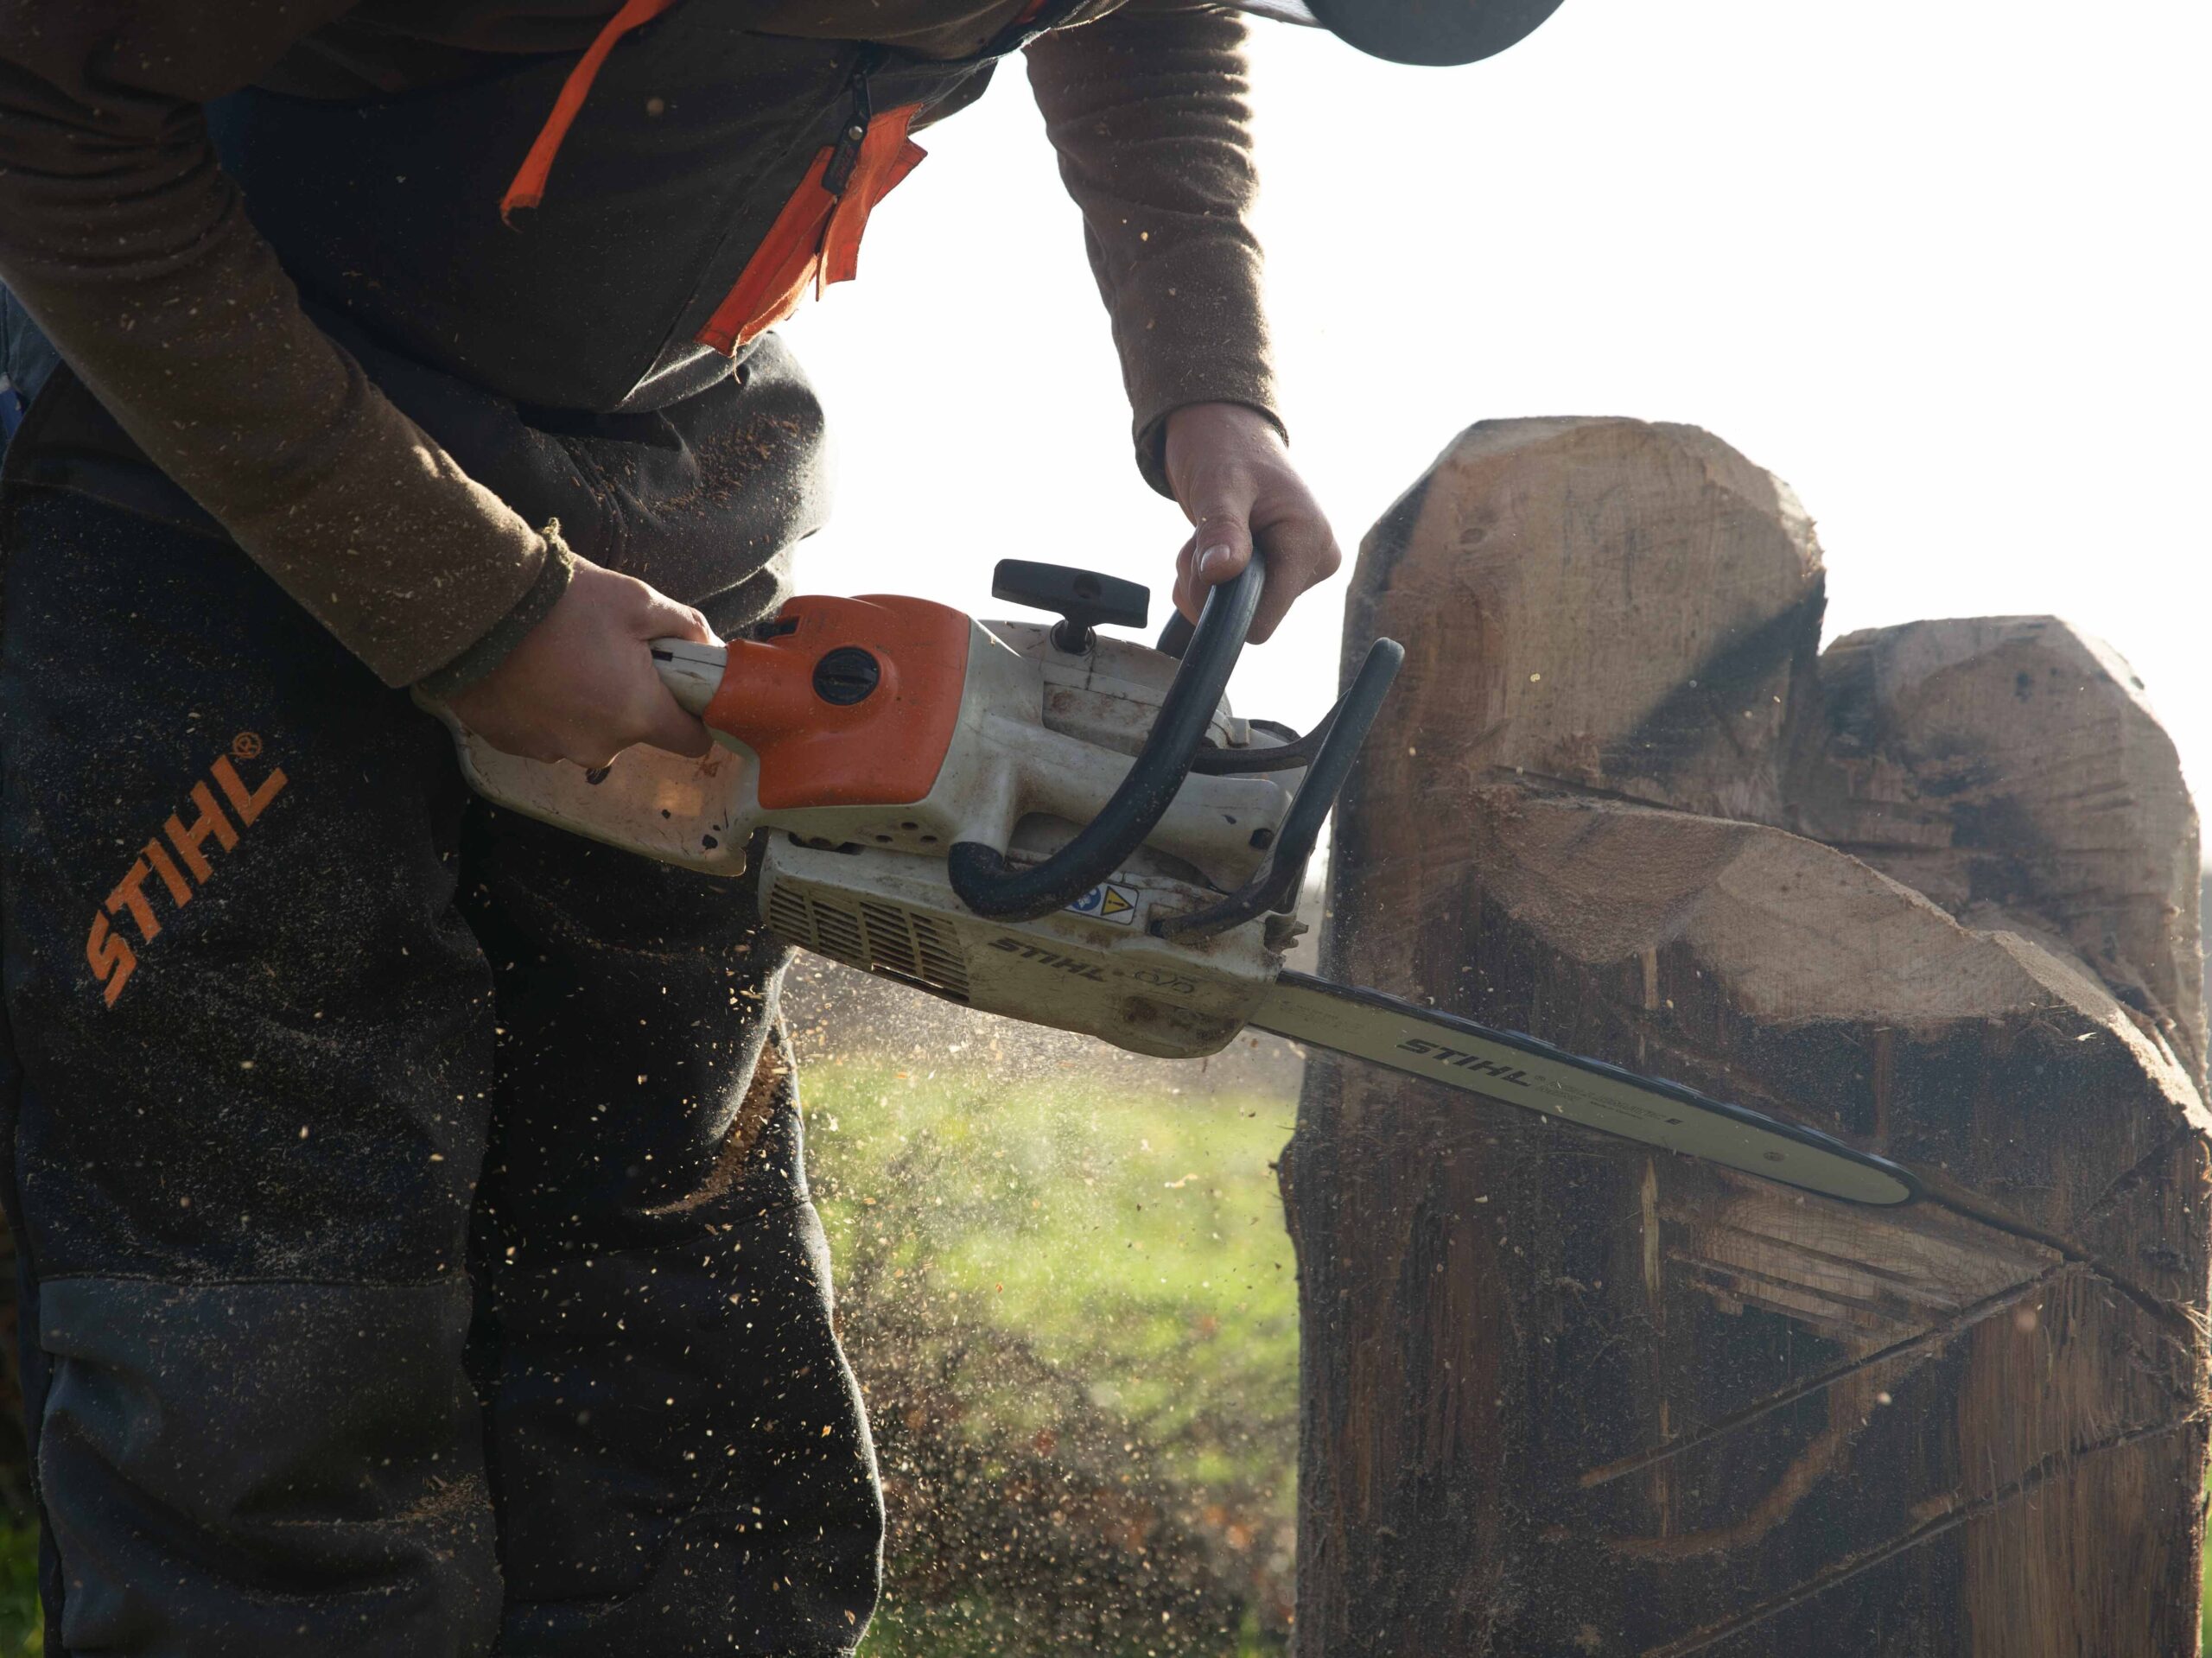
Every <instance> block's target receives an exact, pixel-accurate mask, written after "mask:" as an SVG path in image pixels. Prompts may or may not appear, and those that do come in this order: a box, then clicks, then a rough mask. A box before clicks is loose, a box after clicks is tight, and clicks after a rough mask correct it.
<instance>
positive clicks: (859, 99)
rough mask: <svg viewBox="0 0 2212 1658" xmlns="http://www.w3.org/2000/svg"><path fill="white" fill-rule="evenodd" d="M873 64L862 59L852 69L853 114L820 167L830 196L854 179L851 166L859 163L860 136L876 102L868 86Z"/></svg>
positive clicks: (871, 118) (824, 184)
mask: <svg viewBox="0 0 2212 1658" xmlns="http://www.w3.org/2000/svg"><path fill="white" fill-rule="evenodd" d="M871 67H873V66H872V65H871V64H869V63H868V61H866V60H862V61H861V63H860V64H858V65H856V66H855V68H854V70H853V112H852V118H851V119H850V120H849V121H847V122H846V124H845V130H843V131H842V132H840V133H839V134H838V135H837V144H836V149H832V150H831V151H830V152H829V166H827V167H825V168H823V169H822V187H823V189H825V190H827V191H828V192H829V194H831V195H833V196H842V195H843V194H845V187H846V186H847V185H849V184H850V183H851V182H852V181H853V168H855V167H856V166H858V165H859V164H860V159H861V139H863V138H865V137H868V123H869V122H871V121H873V120H874V118H875V106H874V100H873V99H872V98H870V96H869V94H868V70H869V69H870V68H871Z"/></svg>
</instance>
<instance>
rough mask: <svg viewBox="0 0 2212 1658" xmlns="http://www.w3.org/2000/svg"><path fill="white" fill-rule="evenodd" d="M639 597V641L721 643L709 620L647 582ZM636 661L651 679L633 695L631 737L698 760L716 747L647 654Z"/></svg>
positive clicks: (635, 619)
mask: <svg viewBox="0 0 2212 1658" xmlns="http://www.w3.org/2000/svg"><path fill="white" fill-rule="evenodd" d="M637 597H638V599H639V605H638V608H637V611H636V613H635V614H634V615H633V616H632V619H631V625H632V627H633V628H634V630H635V631H636V633H637V636H638V638H639V639H641V640H646V641H650V640H652V639H690V640H691V641H692V642H693V643H694V644H697V645H720V644H721V639H720V638H718V637H716V635H715V630H714V629H713V628H712V627H710V626H708V625H707V619H706V618H705V617H704V616H702V615H701V614H700V613H699V612H698V611H696V610H695V609H693V608H692V607H690V605H679V604H677V602H676V600H673V599H671V598H670V597H669V596H668V595H667V594H664V593H662V592H661V591H659V590H658V588H651V587H647V586H646V585H645V583H644V582H639V584H638V594H637ZM638 665H639V668H640V669H641V670H643V672H644V676H645V681H646V682H647V683H646V685H645V688H644V689H642V691H641V694H640V695H639V696H638V697H637V698H636V699H635V701H634V703H633V706H632V708H631V710H630V718H629V719H628V720H627V721H625V727H626V734H627V735H628V737H629V738H630V740H632V741H635V742H641V743H649V744H651V745H652V746H653V747H655V748H664V749H666V750H667V751H668V752H669V753H671V754H689V755H690V756H692V757H693V758H694V759H696V758H697V757H698V756H699V755H702V754H703V753H706V752H707V751H708V749H709V748H710V747H712V746H714V740H713V739H712V738H710V737H709V735H708V734H707V727H705V725H704V724H702V722H701V721H700V720H699V719H698V717H697V716H696V715H692V714H690V713H687V712H686V711H685V710H684V708H683V705H682V704H681V703H679V702H677V700H676V695H675V693H674V692H672V691H671V690H670V689H668V687H667V686H666V685H664V684H663V683H661V677H660V675H659V673H658V672H657V671H656V670H654V669H653V666H652V659H651V657H649V656H648V655H647V654H646V653H645V652H644V651H640V652H639V656H638ZM625 746H626V745H625Z"/></svg>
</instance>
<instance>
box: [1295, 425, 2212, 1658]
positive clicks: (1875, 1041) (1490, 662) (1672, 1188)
mask: <svg viewBox="0 0 2212 1658" xmlns="http://www.w3.org/2000/svg"><path fill="white" fill-rule="evenodd" d="M1820 619H1821V561H1820V554H1819V550H1818V548H1817V546H1816V544H1815V541H1814V537H1813V534H1812V527H1811V524H1810V523H1809V521H1808V519H1807V518H1806V517H1805V514H1804V512H1803V511H1802V509H1801V508H1800V507H1799V506H1798V505H1797V503H1796V499H1794V498H1793V497H1792V496H1791V494H1790V493H1789V490H1788V489H1787V487H1786V486H1783V485H1781V484H1780V483H1778V482H1777V480H1774V479H1773V478H1771V477H1770V476H1769V475H1767V474H1766V473H1764V472H1761V471H1760V470H1759V469H1758V468H1757V467H1753V466H1751V464H1750V463H1749V462H1747V461H1745V459H1744V458H1743V457H1742V456H1740V455H1738V454H1736V453H1735V452H1734V451H1732V450H1731V449H1730V448H1727V447H1726V445H1724V444H1722V443H1720V442H1719V441H1717V440H1715V439H1714V438H1713V437H1711V436H1709V435H1707V434H1705V433H1703V432H1700V431H1697V430H1694V429H1690V428H1686V427H1679V426H1654V425H1647V424H1643V423H1641V422H1631V421H1620V420H1591V421H1580V420H1553V421H1519V422H1497V423H1490V424H1485V425H1481V426H1478V427H1475V428H1474V429H1471V430H1470V431H1469V432H1467V433H1465V435H1462V436H1461V437H1460V438H1459V440H1458V441H1456V442H1455V443H1454V444H1453V445H1452V447H1451V448H1449V449H1448V450H1447V451H1446V453H1445V454H1444V455H1443V456H1442V457H1441V458H1440V460H1439V461H1437V462H1436V464H1435V465H1434V466H1433V467H1432V468H1431V469H1430V471H1429V472H1428V473H1427V475H1426V476H1425V477H1424V478H1423V479H1422V480H1421V482H1420V483H1419V484H1418V485H1417V486H1415V487H1414V490H1413V491H1412V492H1411V493H1409V494H1408V496H1407V497H1406V498H1405V499H1403V500H1402V502H1400V503H1399V505H1397V506H1396V507H1395V508H1394V509H1393V511H1391V512H1390V514H1389V516H1388V517H1386V518H1385V519H1384V520H1383V522H1382V523H1381V524H1378V525H1377V526H1376V529H1375V530H1374V532H1373V533H1372V534H1371V535H1370V537H1369V538H1368V540H1367V543H1366V544H1365V546H1364V548H1363V550H1362V554H1361V559H1360V564H1359V569H1358V571H1357V575H1356V576H1355V578H1354V584H1353V594H1352V600H1351V616H1350V619H1349V621H1348V625H1347V628H1346V636H1347V638H1350V639H1351V640H1354V641H1358V642H1363V641H1364V640H1366V639H1367V638H1370V637H1371V636H1372V635H1373V634H1374V633H1376V632H1383V633H1388V634H1390V635H1393V636H1395V637H1396V638H1399V639H1401V640H1402V641H1404V643H1405V644H1406V645H1407V649H1408V658H1407V665H1406V671H1405V673H1404V674H1403V676H1402V677H1401V679H1400V681H1399V687H1398V690H1397V692H1396V694H1395V697H1394V702H1393V706H1392V708H1390V709H1389V712H1387V713H1386V715H1385V716H1384V724H1383V727H1378V729H1377V732H1376V735H1375V736H1374V738H1373V739H1372V740H1370V744H1369V746H1368V750H1367V757H1366V759H1364V760H1363V770H1362V772H1361V774H1360V776H1359V778H1357V781H1356V784H1355V791H1356V792H1355V794H1354V795H1353V797H1351V799H1350V800H1348V802H1347V805H1346V808H1345V810H1344V811H1343V812H1342V813H1341V815H1340V816H1339V820H1338V848H1337V853H1336V859H1335V868H1334V873H1333V887H1332V909H1333V916H1332V922H1331V929H1332V936H1331V938H1330V940H1329V943H1328V947H1327V948H1328V951H1329V954H1330V956H1331V957H1332V960H1331V962H1330V968H1331V970H1332V972H1335V973H1338V974H1339V975H1343V976H1344V977H1348V978H1351V979H1353V980H1357V981H1363V982H1368V983H1372V984H1376V985H1377V986H1380V987H1382V988H1385V989H1389V990H1394V991H1397V992H1399V993H1401V994H1427V995H1429V996H1431V997H1433V999H1434V1000H1435V1001H1437V1002H1439V1003H1440V1005H1445V1006H1448V1007H1454V1008H1457V1009H1459V1010H1461V1011H1464V1012H1465V1013H1471V1014H1473V1015H1474V1016H1476V1017H1478V1018H1480V1019H1483V1020H1487V1021H1490V1022H1493V1023H1498V1024H1503V1025H1507V1026H1514V1027H1517V1028H1520V1029H1522V1030H1526V1031H1529V1032H1534V1033H1535V1034H1537V1035H1540V1036H1542V1037H1545V1038H1548V1039H1551V1040H1553V1041H1555V1042H1559V1043H1561V1044H1564V1045H1567V1046H1569V1047H1572V1048H1574V1049H1576V1050H1578V1051H1583V1052H1586V1053H1590V1054H1594V1055H1598V1056H1600V1057H1603V1058H1611V1059H1615V1060H1618V1061H1621V1062H1623V1063H1625V1064H1632V1065H1636V1066H1637V1067H1639V1068H1642V1069H1645V1070H1650V1071H1654V1072H1656V1073H1658V1074H1661V1075H1665V1076H1671V1077H1677V1078H1680V1079H1681V1080H1683V1081H1686V1082H1688V1083H1692V1084H1694V1085H1695V1086H1697V1087H1699V1088H1701V1089H1706V1090H1707V1091H1710V1092H1713V1093H1714V1094H1717V1095H1719V1096H1721V1097H1724V1098H1734V1099H1738V1100H1740V1101H1743V1102H1745V1103H1747V1104H1751V1105H1755V1106H1758V1107H1760V1108H1762V1109H1767V1110H1770V1111H1773V1112H1775V1113H1777V1114H1778V1115H1783V1116H1788V1117H1792V1118H1795V1119H1796V1120H1799V1121H1805V1122H1809V1123H1812V1124H1815V1125H1816V1126H1818V1127H1820V1128H1825V1129H1827V1130H1829V1131H1831V1132H1834V1133H1837V1134H1842V1135H1844V1136H1846V1137H1847V1138H1849V1139H1851V1140H1853V1141H1854V1142H1856V1143H1858V1144H1860V1145H1864V1146H1866V1147H1870V1148H1872V1149H1876V1150H1878V1151H1881V1152H1883V1153H1885V1154H1887V1155H1889V1156H1891V1157H1893V1158H1897V1159H1900V1160H1901V1161H1904V1162H1905V1163H1906V1164H1908V1165H1909V1166H1911V1167H1912V1168H1913V1169H1915V1170H1916V1172H1918V1173H1919V1174H1920V1175H1921V1177H1922V1178H1923V1180H1924V1181H1925V1183H1926V1185H1927V1186H1928V1189H1929V1197H1927V1198H1926V1199H1924V1200H1923V1201H1921V1202H1919V1203H1917V1204H1914V1205H1911V1206H1910V1207H1908V1208H1905V1209H1902V1210H1866V1209H1854V1208H1852V1207H1850V1206H1847V1205H1845V1204H1837V1203H1833V1202H1828V1201H1826V1200H1823V1199H1820V1198H1816V1197H1808V1196H1805V1195H1802V1194H1800V1193H1797V1192H1794V1191H1788V1190H1785V1189H1783V1188H1781V1187H1778V1186H1769V1185H1765V1184H1764V1183H1762V1182H1759V1181H1757V1180H1754V1179H1750V1178H1742V1177H1738V1176H1735V1175H1732V1174H1730V1173H1728V1172H1725V1171H1719V1170H1715V1169H1712V1168H1708V1167H1704V1166H1697V1165H1694V1164H1691V1163H1688V1162H1686V1161H1684V1160H1681V1159H1675V1158H1670V1157H1668V1156H1666V1155H1664V1154H1659V1155H1654V1154H1651V1153H1646V1152H1645V1151H1643V1150H1641V1149H1639V1148H1637V1147H1631V1146H1627V1145H1624V1144H1621V1143H1618V1142H1611V1141H1607V1140H1602V1139H1599V1138H1597V1137H1594V1136H1587V1135H1583V1134H1579V1133H1578V1132H1576V1131H1573V1130H1571V1129H1567V1128H1560V1127H1555V1126H1551V1125H1548V1124H1547V1123H1546V1122H1545V1121H1542V1120H1541V1119H1539V1118H1537V1117H1535V1116H1534V1115H1522V1114H1519V1113H1516V1112H1512V1111H1510V1110H1507V1109H1498V1110H1496V1111H1484V1110H1481V1109H1473V1110H1471V1109H1469V1108H1468V1107H1467V1106H1466V1105H1465V1104H1464V1103H1463V1102H1461V1101H1460V1100H1459V1099H1458V1098H1455V1097H1453V1096H1448V1095H1446V1094H1444V1093H1442V1092H1440V1091H1438V1090H1434V1089H1430V1088H1428V1087H1427V1086H1426V1085H1422V1084H1418V1083H1409V1082H1408V1081H1406V1080H1404V1079H1402V1078H1399V1077H1393V1076H1389V1075H1386V1074H1384V1073H1382V1072H1380V1071H1375V1070H1364V1069H1362V1068H1358V1067H1356V1066H1351V1065H1340V1064H1335V1063H1332V1062H1329V1061H1326V1060H1325V1059H1322V1058H1319V1057H1317V1058H1315V1060H1314V1061H1313V1063H1312V1064H1311V1066H1310V1068H1309V1071H1308V1078H1307V1083H1306V1094H1305V1097H1304V1100H1303V1102H1302V1105H1301V1109H1300V1119H1299V1125H1298V1128H1297V1132H1296V1134H1295V1136H1294V1140H1293V1142H1292V1145H1291V1147H1290V1150H1289V1153H1287V1156H1286V1159H1285V1163H1284V1175H1285V1197H1286V1202H1287V1207H1288V1211H1289V1215H1290V1220H1291V1225H1292V1230H1293V1234H1294V1237H1295V1239H1296V1241H1297V1244H1298V1248H1299V1258H1300V1274H1301V1279H1300V1289H1301V1305H1302V1311H1303V1317H1304V1321H1305V1323H1304V1329H1305V1341H1306V1361H1305V1375H1304V1382H1303V1388H1304V1404H1303V1413H1304V1422H1303V1430H1304V1431H1303V1436H1302V1437H1303V1442H1304V1444H1303V1452H1302V1458H1301V1467H1300V1482H1301V1490H1300V1540H1299V1550H1300V1554H1299V1609H1298V1623H1297V1627H1298V1641H1299V1650H1300V1654H1301V1655H1302V1658H1347V1655H1354V1654H1359V1655H1367V1654H1373V1655H1384V1654H1388V1655H1390V1658H1409V1655H1424V1658H1461V1655H1476V1654H1495V1655H1513V1658H1549V1655H1583V1654H1635V1655H1643V1658H1688V1655H1691V1654H1700V1655H1711V1658H1764V1655H1772V1654H1788V1655H1791V1658H1824V1655H1836V1658H1846V1655H1848V1658H1868V1655H1926V1658H1961V1655H1977V1658H2043V1655H2050V1658H2057V1655H2069V1658H2078V1655H2096V1658H2135V1655H2158V1658H2175V1655H2183V1654H2194V1653H2195V1652H2196V1615H2197V1596H2198V1578H2199V1558H2200V1549H2201V1547H2202V1540H2203V1539H2202V1517H2201V1507H2200V1504H2201V1501H2202V1496H2201V1494H2202V1484H2203V1473H2204V1464H2205V1449H2206V1438H2205V1426H2204V1414H2203V1388H2204V1379H2205V1365H2206V1356H2207V1347H2206V1341H2205V1336H2204V1330H2205V1323H2204V1320H2205V1313H2206V1298H2207V1259H2208V1251H2207V1204H2208V1197H2209V1196H2212V1189H2209V1188H2208V1169H2209V1168H2212V1164H2209V1163H2208V1157H2207V1140H2206V1131H2207V1129H2208V1128H2212V1119H2208V1117H2207V1115H2206V1113H2205V1109H2204V1107H2203V1105H2202V1102H2201V1100H2200V1094H2199V1089H2200V1087H2201V1082H2202V1058H2203V1052H2204V1026H2203V1010H2202V1001H2201V981H2200V978H2199V974H2200V972H2201V967H2200V957H2199V956H2198V953H2197V951H2198V941H2197V937H2196V929H2197V919H2196V911H2195V906H2194V904H2193V902H2191V901H2190V899H2192V898H2193V895H2194V890H2195V878H2196V831H2195V820H2194V816H2193V815H2192V813H2191V811H2190V806H2189V802H2188V799H2187V797H2186V795H2185V794H2184V792H2183V789H2182V785H2181V782H2180V778H2179V774H2178V772H2177V767H2176V765H2175V760H2174V756H2173V752H2172V749H2171V745H2170V744H2168V743H2167V742H2166V740H2165V739H2164V735H2163V734H2162V733H2161V732H2160V731H2159V729H2158V726H2157V725H2156V723H2155V721H2152V719H2151V717H2150V716H2149V715H2148V713H2147V712H2146V711H2145V708H2144V707H2143V705H2142V702H2141V701H2140V698H2139V694H2138V690H2137V688H2136V687H2135V686H2134V685H2133V683H2132V682H2131V680H2130V679H2129V677H2128V676H2127V673H2126V669H2125V668H2124V666H2122V665H2121V664H2119V663H2118V662H2117V660H2116V658H2114V657H2112V656H2111V655H2110V654H2109V653H2108V652H2106V651H2101V649H2100V648H2099V647H2097V646H2095V645H2092V644H2090V643H2088V642H2087V641H2085V640H2083V639H2082V638H2079V637H2078V636H2077V635H2075V634H2074V633H2073V632H2071V631H2070V630H2069V629H2068V628H2066V627H2065V626H2063V624H2060V623H2056V622H2051V621H1994V622H1931V623H1923V624H1917V625H1916V626H1910V627H1905V628H1895V629H1886V630H1883V631H1881V632H1875V633H1869V634H1859V635H1854V636H1853V637H1852V638H1847V639H1845V640H1842V641H1840V642H1839V643H1838V644H1837V645H1835V646H1834V647H1832V649H1831V650H1830V651H1829V652H1828V653H1827V657H1825V658H1821V657H1818V656H1817V654H1816V652H1817V649H1818V638H1819V629H1820ZM1793 830H1794V831H1796V832H1795V833H1793V832H1792V831H1793ZM1810 836H1819V837H1821V840H1826V841H1829V842H1834V844H1822V843H1821V840H1815V839H1813V838H1808V837H1810ZM1907 883H1912V884H1907ZM1915 885H1917V886H1919V887H1920V888H1921V889H1922V890H1915Z"/></svg>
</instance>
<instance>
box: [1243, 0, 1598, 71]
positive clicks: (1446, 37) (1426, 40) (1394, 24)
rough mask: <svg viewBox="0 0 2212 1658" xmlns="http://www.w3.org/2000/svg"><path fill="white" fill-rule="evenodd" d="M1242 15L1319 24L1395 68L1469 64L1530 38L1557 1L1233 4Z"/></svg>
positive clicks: (1281, 0)
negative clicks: (1523, 38) (1397, 66)
mask: <svg viewBox="0 0 2212 1658" xmlns="http://www.w3.org/2000/svg"><path fill="white" fill-rule="evenodd" d="M1232 3H1234V4H1235V5H1236V9H1237V10H1240V11H1249V12H1253V13H1255V14H1257V15H1258V16H1263V17H1276V18H1281V20H1282V21H1284V22H1294V23H1317V24H1319V26H1320V27H1322V28H1324V29H1328V30H1330V31H1331V32H1332V33H1333V34H1335V35H1337V36H1338V38H1339V39H1341V40H1344V41H1349V42H1350V43H1351V44H1352V45H1353V46H1356V47H1357V48H1359V49H1360V50H1361V51H1363V52H1366V53H1370V54H1372V55H1374V56H1376V57H1378V58H1388V59H1389V60H1391V61H1392V62H1393V63H1437V64H1448V63H1472V62H1474V61H1475V60H1477V59H1478V58H1487V57H1491V56H1493V55H1494V54H1497V53H1500V52H1503V50H1505V48H1507V47H1509V46H1510V45H1512V44H1513V42H1514V41H1517V40H1519V39H1520V38H1521V37H1522V35H1526V34H1529V32H1530V31H1531V30H1533V29H1535V27H1536V25H1537V24H1538V23H1541V22H1543V21H1544V19H1545V18H1547V17H1548V16H1551V15H1552V13H1553V12H1554V11H1556V10H1559V5H1560V0H1232Z"/></svg>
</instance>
